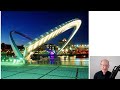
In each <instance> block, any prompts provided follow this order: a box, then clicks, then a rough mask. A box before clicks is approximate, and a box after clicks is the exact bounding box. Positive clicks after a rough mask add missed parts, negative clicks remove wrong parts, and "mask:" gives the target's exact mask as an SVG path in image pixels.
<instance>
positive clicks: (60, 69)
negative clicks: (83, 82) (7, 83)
mask: <svg viewBox="0 0 120 90" xmlns="http://www.w3.org/2000/svg"><path fill="white" fill-rule="evenodd" d="M1 78H2V79H88V67H78V66H74V67H73V66H58V65H27V66H2V67H1Z"/></svg>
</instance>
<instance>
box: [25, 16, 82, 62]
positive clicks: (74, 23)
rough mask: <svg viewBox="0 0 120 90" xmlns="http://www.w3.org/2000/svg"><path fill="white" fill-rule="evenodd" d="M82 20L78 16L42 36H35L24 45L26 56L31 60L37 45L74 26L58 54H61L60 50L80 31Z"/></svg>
mask: <svg viewBox="0 0 120 90" xmlns="http://www.w3.org/2000/svg"><path fill="white" fill-rule="evenodd" d="M81 23H82V22H81V20H80V19H78V18H76V19H72V20H70V21H68V22H65V23H63V24H61V25H59V26H57V27H55V28H54V29H51V30H50V31H49V32H46V33H45V34H44V35H40V37H38V38H35V39H34V40H32V41H31V42H29V43H27V44H26V45H24V47H25V51H24V55H23V56H24V57H25V58H26V59H27V60H29V59H30V55H31V53H30V52H32V51H33V50H35V49H36V48H37V47H39V46H41V45H43V44H44V43H46V42H47V41H49V40H51V39H52V38H55V37H56V36H58V35H59V34H61V33H63V32H65V31H67V30H68V29H70V28H74V31H73V33H72V34H71V35H70V37H69V39H68V41H67V42H66V43H65V44H64V45H63V46H62V48H61V49H60V50H59V51H58V52H57V54H59V52H61V50H62V49H63V48H64V47H65V46H66V45H67V44H68V43H69V42H70V40H71V39H72V38H73V36H74V35H75V34H76V32H77V31H78V29H79V28H80V26H81Z"/></svg>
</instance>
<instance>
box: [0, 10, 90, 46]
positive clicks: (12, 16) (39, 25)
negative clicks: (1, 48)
mask: <svg viewBox="0 0 120 90" xmlns="http://www.w3.org/2000/svg"><path fill="white" fill-rule="evenodd" d="M1 15H2V16H1V20H2V22H1V24H2V26H1V42H2V43H6V44H9V43H10V41H9V33H10V31H11V30H16V31H18V32H21V33H23V34H25V35H27V36H29V37H31V38H32V39H34V38H37V37H39V36H40V35H42V34H44V33H45V32H47V31H49V30H50V29H52V28H54V27H56V26H58V25H60V24H62V23H64V22H67V21H69V20H71V19H74V18H79V19H81V20H82V24H81V27H80V29H79V30H78V32H77V33H76V34H75V36H74V37H73V38H72V40H71V41H72V42H73V43H74V44H88V11H71V12H70V11H2V12H1ZM72 31H73V29H70V30H68V31H66V32H64V33H62V34H60V35H58V36H57V37H56V38H54V39H52V40H50V41H49V43H53V44H57V43H58V41H59V40H61V39H62V38H67V39H68V37H69V36H70V34H71V33H72ZM13 37H14V40H15V42H16V44H17V45H24V44H26V43H27V42H29V40H27V39H26V38H24V37H22V36H20V35H18V34H14V35H13Z"/></svg>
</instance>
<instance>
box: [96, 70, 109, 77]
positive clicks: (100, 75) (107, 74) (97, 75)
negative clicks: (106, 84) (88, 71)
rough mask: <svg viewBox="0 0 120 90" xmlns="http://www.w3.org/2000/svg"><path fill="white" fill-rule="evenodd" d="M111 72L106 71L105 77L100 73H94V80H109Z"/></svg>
mask: <svg viewBox="0 0 120 90" xmlns="http://www.w3.org/2000/svg"><path fill="white" fill-rule="evenodd" d="M110 75H111V72H110V71H107V72H106V74H105V75H103V72H102V71H99V72H97V73H95V75H94V79H110Z"/></svg>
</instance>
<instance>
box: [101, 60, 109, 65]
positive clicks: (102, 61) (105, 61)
mask: <svg viewBox="0 0 120 90" xmlns="http://www.w3.org/2000/svg"><path fill="white" fill-rule="evenodd" d="M101 63H107V64H108V63H109V61H108V60H107V59H103V60H101Z"/></svg>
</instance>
